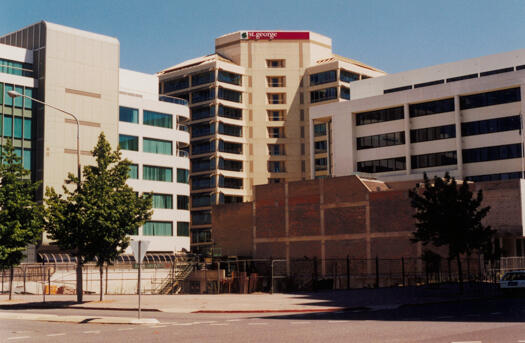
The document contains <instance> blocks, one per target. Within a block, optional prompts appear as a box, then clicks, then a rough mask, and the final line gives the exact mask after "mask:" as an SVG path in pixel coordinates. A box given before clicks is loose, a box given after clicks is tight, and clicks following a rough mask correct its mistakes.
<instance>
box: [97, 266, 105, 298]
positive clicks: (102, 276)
mask: <svg viewBox="0 0 525 343" xmlns="http://www.w3.org/2000/svg"><path fill="white" fill-rule="evenodd" d="M98 268H99V270H100V301H102V300H104V279H103V278H104V263H102V264H101V265H100V266H98Z"/></svg>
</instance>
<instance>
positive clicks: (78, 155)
mask: <svg viewBox="0 0 525 343" xmlns="http://www.w3.org/2000/svg"><path fill="white" fill-rule="evenodd" d="M7 94H9V96H10V97H11V98H13V99H14V98H18V97H23V98H28V99H31V100H32V101H34V102H37V103H39V104H42V105H44V106H47V107H51V108H52V109H54V110H57V111H59V112H62V113H65V114H67V115H68V116H71V117H73V119H75V122H76V124H77V177H78V184H77V187H78V188H80V177H81V173H80V125H79V123H78V119H77V117H76V116H75V115H74V114H73V113H70V112H68V111H64V110H62V109H60V108H58V107H55V106H53V105H49V104H47V103H45V102H43V101H40V100H37V99H35V98H32V97H30V96H27V95H24V94H20V93H18V92H17V91H14V90H11V91H8V92H7Z"/></svg>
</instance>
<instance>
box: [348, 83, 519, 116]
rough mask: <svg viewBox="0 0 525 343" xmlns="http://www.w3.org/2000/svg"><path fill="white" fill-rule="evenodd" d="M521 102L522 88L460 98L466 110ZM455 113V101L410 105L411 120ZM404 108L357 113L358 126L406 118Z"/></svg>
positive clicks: (447, 100)
mask: <svg viewBox="0 0 525 343" xmlns="http://www.w3.org/2000/svg"><path fill="white" fill-rule="evenodd" d="M520 100H521V93H520V88H519V87H516V88H510V89H504V90H499V91H492V92H485V93H479V94H473V95H466V96H460V109H461V110H466V109H471V108H478V107H484V106H493V105H501V104H506V103H511V102H517V101H520ZM452 111H454V99H453V98H448V99H443V100H435V101H428V102H423V103H419V104H411V105H409V115H410V117H411V118H413V117H419V116H425V115H431V114H436V113H444V112H452ZM403 112H404V110H403V107H402V106H398V107H393V108H385V109H381V110H375V111H367V112H361V113H356V125H366V124H373V123H380V122H385V121H391V120H399V119H403V118H404V113H403Z"/></svg>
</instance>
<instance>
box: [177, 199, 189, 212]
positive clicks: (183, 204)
mask: <svg viewBox="0 0 525 343" xmlns="http://www.w3.org/2000/svg"><path fill="white" fill-rule="evenodd" d="M189 203H190V201H189V197H188V196H187V195H177V209H178V210H189V209H190V207H189Z"/></svg>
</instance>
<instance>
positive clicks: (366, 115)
mask: <svg viewBox="0 0 525 343" xmlns="http://www.w3.org/2000/svg"><path fill="white" fill-rule="evenodd" d="M404 117H405V116H404V109H403V106H399V107H392V108H385V109H382V110H376V111H370V112H361V113H356V115H355V120H356V125H367V124H374V123H381V122H385V121H391V120H400V119H403V118H404Z"/></svg>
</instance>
